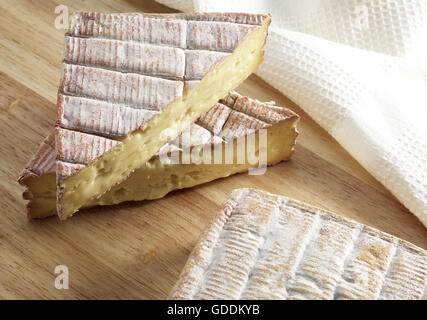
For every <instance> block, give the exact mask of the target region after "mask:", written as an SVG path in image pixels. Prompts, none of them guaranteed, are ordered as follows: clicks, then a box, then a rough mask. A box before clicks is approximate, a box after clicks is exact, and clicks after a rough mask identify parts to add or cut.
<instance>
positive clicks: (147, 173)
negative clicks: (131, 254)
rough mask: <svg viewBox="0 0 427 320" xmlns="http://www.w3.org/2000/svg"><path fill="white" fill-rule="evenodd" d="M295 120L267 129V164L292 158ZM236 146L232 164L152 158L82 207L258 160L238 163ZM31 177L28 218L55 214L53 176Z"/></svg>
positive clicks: (146, 194) (164, 189)
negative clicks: (169, 160) (171, 161)
mask: <svg viewBox="0 0 427 320" xmlns="http://www.w3.org/2000/svg"><path fill="white" fill-rule="evenodd" d="M297 121H298V118H296V117H293V118H289V119H287V120H286V121H283V122H280V123H278V124H276V125H273V126H271V127H268V128H267V129H266V130H267V162H268V164H275V163H277V162H280V161H283V160H287V159H289V158H290V157H291V155H292V154H293V150H294V148H293V146H294V143H295V138H296V135H297V132H296V123H297ZM255 142H258V133H256V137H255ZM225 148H226V144H225V143H223V144H222V149H223V152H222V155H223V160H224V157H225V154H226V151H225ZM237 148H238V146H237V140H234V142H233V158H234V160H233V164H213V161H212V162H211V163H212V164H194V163H190V164H164V163H162V161H160V158H159V157H153V158H152V159H151V160H150V161H148V162H147V163H145V164H144V165H143V166H142V167H140V168H139V169H137V170H135V171H134V172H133V173H132V174H131V175H130V176H129V178H128V179H126V180H125V181H123V182H122V183H120V184H118V185H116V186H114V187H113V188H112V189H111V190H109V191H108V192H107V193H105V194H104V195H103V196H102V197H100V198H99V199H94V200H91V201H89V202H88V203H86V205H85V206H84V207H92V206H97V205H112V204H118V203H121V202H124V201H139V200H151V199H158V198H162V197H164V196H165V195H166V194H167V193H169V192H171V191H173V190H176V189H182V188H190V187H194V186H196V185H199V184H202V183H206V182H209V181H212V180H215V179H219V178H222V177H227V176H230V175H232V174H235V173H238V172H244V171H247V170H248V169H249V168H251V167H257V166H258V163H256V164H252V165H250V164H249V163H248V162H247V159H246V161H245V163H244V164H237ZM254 152H255V154H257V153H258V152H259V147H258V143H256V145H255V148H254ZM182 156H183V155H182V154H181V155H180V157H181V158H182ZM30 179H31V180H30V181H29V182H28V183H27V184H28V188H29V190H30V193H32V196H31V207H30V210H29V215H30V217H32V218H44V217H47V216H50V215H55V214H56V185H55V176H54V175H44V176H42V177H41V178H30Z"/></svg>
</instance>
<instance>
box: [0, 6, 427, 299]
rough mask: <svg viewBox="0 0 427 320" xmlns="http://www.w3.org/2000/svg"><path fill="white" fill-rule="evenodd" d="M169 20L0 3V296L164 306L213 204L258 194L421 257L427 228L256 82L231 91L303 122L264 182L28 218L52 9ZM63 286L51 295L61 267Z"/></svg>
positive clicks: (47, 79)
mask: <svg viewBox="0 0 427 320" xmlns="http://www.w3.org/2000/svg"><path fill="white" fill-rule="evenodd" d="M58 4H66V5H67V6H68V7H69V9H70V12H71V11H73V10H94V11H103V12H173V10H171V9H169V8H166V7H164V6H161V5H159V4H157V3H155V2H153V1H143V0H134V1H125V0H121V1H106V0H91V1H83V0H79V1H53V0H43V1H27V0H18V1H16V0H15V1H14V0H3V1H1V2H0V154H1V156H0V210H1V215H0V298H3V299H14V298H20V299H39V298H54V299H78V298H90V299H102V298H104V299H115V298H118V299H159V298H160V299H161V298H165V297H166V296H167V294H168V292H169V290H170V289H171V288H172V286H173V284H174V282H175V281H176V279H177V278H178V275H179V273H180V271H181V269H182V267H183V266H184V263H185V261H186V259H187V256H188V254H189V253H190V251H191V249H192V247H193V245H194V244H195V242H196V241H197V239H198V237H199V234H200V232H201V231H202V230H203V228H204V227H205V226H206V224H207V222H208V221H209V219H210V217H211V215H212V214H213V212H214V211H215V209H216V208H217V207H218V205H219V204H221V203H222V202H224V201H225V199H226V198H227V196H228V194H229V193H230V192H231V190H232V189H234V188H240V187H255V188H261V189H264V190H267V191H270V192H274V193H277V194H282V195H286V196H289V197H293V198H296V199H298V200H302V201H306V202H309V203H311V204H313V205H316V206H319V207H322V208H325V209H328V210H331V211H335V212H337V213H339V214H341V215H343V216H346V217H348V218H351V219H354V220H356V221H359V222H362V223H365V224H368V225H370V226H373V227H375V228H378V229H380V230H383V231H385V232H388V233H391V234H393V235H395V236H398V237H401V238H403V239H405V240H408V241H410V242H412V243H414V244H416V245H418V246H420V247H422V248H425V249H427V231H426V229H425V228H424V227H423V226H422V224H421V223H420V222H419V221H418V220H417V219H416V218H415V217H414V216H413V215H412V214H411V213H410V212H409V211H408V210H407V209H405V208H404V207H403V206H402V205H401V204H400V203H399V202H398V201H397V200H396V199H395V198H394V197H393V196H392V195H391V194H390V193H389V192H388V191H387V190H386V189H385V188H384V187H383V186H381V185H380V184H379V183H378V182H377V181H376V180H375V179H374V178H373V177H372V176H371V175H370V174H369V173H367V172H366V171H365V170H364V169H363V168H362V167H361V166H360V165H359V164H358V163H357V162H356V161H355V160H354V159H353V158H351V156H349V155H348V153H347V152H346V151H345V150H344V149H343V148H341V147H340V146H339V145H338V144H337V142H336V141H335V140H333V138H331V137H330V136H329V135H328V133H326V132H325V131H324V130H322V129H321V128H320V127H319V126H318V125H317V124H316V123H315V122H314V121H313V120H312V119H310V118H309V117H308V116H307V115H306V114H305V113H304V112H303V111H302V110H301V109H300V108H299V107H298V106H296V105H295V104H293V103H292V102H291V101H290V100H288V99H287V98H286V97H284V96H283V95H281V94H280V93H279V92H277V91H275V90H274V89H273V88H271V87H270V86H268V85H267V84H266V83H265V82H263V81H262V80H261V79H259V78H258V77H256V76H254V75H253V76H251V77H250V78H249V79H248V80H247V81H245V82H244V83H243V84H242V85H241V86H240V87H239V88H238V91H239V92H240V93H242V94H246V95H250V96H252V97H254V98H258V99H260V100H264V101H268V100H274V101H276V103H277V104H279V105H282V106H286V107H289V108H291V109H293V110H294V111H296V112H297V113H299V114H300V115H301V117H302V120H301V122H300V125H299V131H300V137H299V139H298V144H297V151H296V153H295V155H294V157H293V158H292V160H291V161H289V162H286V163H282V164H279V165H277V166H275V167H272V168H269V169H268V170H267V173H266V174H265V175H262V176H249V175H247V174H240V175H236V176H233V177H230V178H226V179H221V180H217V181H214V182H211V183H208V184H205V185H202V186H200V187H196V188H193V189H188V190H182V191H177V192H173V193H171V194H169V195H168V196H166V197H165V198H164V199H160V200H157V201H149V202H138V203H126V204H122V205H118V206H112V207H103V208H94V209H91V210H87V211H85V212H82V213H81V214H77V215H76V216H75V217H74V218H72V219H70V220H67V221H65V222H60V221H59V220H58V219H56V218H49V219H46V220H42V221H28V220H27V218H26V214H25V202H24V201H23V200H22V197H21V193H22V191H23V189H22V187H20V186H19V185H18V183H17V182H16V180H17V177H18V175H19V173H20V171H21V170H22V168H23V167H24V165H25V164H26V163H27V161H28V160H29V158H30V157H31V156H32V154H33V153H34V152H35V151H36V149H37V148H38V145H39V144H40V142H41V141H42V140H43V138H44V137H45V136H46V135H47V134H48V133H49V132H50V131H51V130H52V126H53V123H54V119H55V113H56V106H55V103H56V94H57V86H58V83H59V78H60V63H61V59H62V54H63V33H64V31H63V30H57V29H55V26H54V20H55V13H54V10H55V7H56V6H57V5H58ZM60 264H62V265H66V266H68V268H69V271H70V288H69V289H68V290H58V289H55V287H54V280H55V277H56V275H55V274H54V269H55V267H56V266H57V265H60Z"/></svg>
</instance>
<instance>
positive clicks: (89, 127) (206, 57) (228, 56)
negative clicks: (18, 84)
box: [55, 13, 270, 219]
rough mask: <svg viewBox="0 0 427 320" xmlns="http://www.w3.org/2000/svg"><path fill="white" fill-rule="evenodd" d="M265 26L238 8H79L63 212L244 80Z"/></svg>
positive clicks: (72, 37) (122, 174)
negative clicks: (87, 10)
mask: <svg viewBox="0 0 427 320" xmlns="http://www.w3.org/2000/svg"><path fill="white" fill-rule="evenodd" d="M269 24H270V17H269V16H268V15H249V14H239V13H229V14H167V15H160V14H159V15H154V14H102V13H76V14H74V15H73V16H72V18H71V27H70V29H69V30H68V31H67V33H66V37H65V57H64V62H63V67H62V70H63V76H62V80H61V85H60V89H59V94H58V116H57V121H56V128H57V129H56V133H55V139H56V140H55V143H56V147H57V164H56V179H57V199H58V201H57V212H58V215H59V217H60V218H61V219H66V218H68V217H70V216H72V215H73V214H74V213H75V212H76V211H77V210H79V209H80V208H81V207H82V206H83V205H84V204H85V203H87V202H88V201H90V200H93V199H97V198H99V197H100V196H102V195H103V194H104V193H105V192H107V191H108V190H110V189H111V188H112V187H113V186H114V185H116V184H118V183H119V182H121V181H123V180H125V179H126V178H127V177H128V176H129V174H130V173H131V172H132V171H133V170H135V169H137V168H139V167H141V166H142V165H143V164H144V163H146V162H147V161H148V160H150V158H151V157H152V156H153V155H154V154H155V153H156V152H157V151H159V149H160V148H161V147H162V146H163V145H164V144H165V143H167V142H168V141H170V140H173V139H175V138H176V137H177V136H178V134H179V133H180V132H181V131H182V130H184V129H185V128H186V127H188V126H189V125H190V124H191V123H193V122H194V121H196V119H197V118H198V117H199V116H200V115H201V114H202V113H204V112H206V111H207V110H209V109H210V107H212V105H214V104H215V103H216V102H217V101H218V100H219V99H220V98H221V97H224V96H225V95H226V94H227V93H228V92H229V91H230V90H231V89H234V88H235V87H237V86H238V85H239V84H240V83H241V82H242V81H243V80H244V79H245V78H247V77H248V76H249V75H250V74H251V73H252V72H253V71H254V70H255V69H256V68H257V67H258V65H259V64H260V63H261V61H262V58H263V47H264V43H265V39H266V36H267V30H268V26H269ZM111 139H114V140H116V142H114V143H113V142H111V141H110V140H111ZM88 159H89V160H90V161H89V162H88V161H87V160H88Z"/></svg>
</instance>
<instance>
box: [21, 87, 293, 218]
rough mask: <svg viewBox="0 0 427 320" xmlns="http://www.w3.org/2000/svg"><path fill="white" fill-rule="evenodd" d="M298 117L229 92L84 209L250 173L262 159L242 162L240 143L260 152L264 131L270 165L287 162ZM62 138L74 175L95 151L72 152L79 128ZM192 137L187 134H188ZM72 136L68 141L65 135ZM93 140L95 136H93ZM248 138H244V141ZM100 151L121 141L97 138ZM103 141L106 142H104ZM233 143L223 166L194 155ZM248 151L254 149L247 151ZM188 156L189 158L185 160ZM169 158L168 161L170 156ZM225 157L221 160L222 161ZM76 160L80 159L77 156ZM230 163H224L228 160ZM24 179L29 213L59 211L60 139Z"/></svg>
mask: <svg viewBox="0 0 427 320" xmlns="http://www.w3.org/2000/svg"><path fill="white" fill-rule="evenodd" d="M298 119H299V117H298V116H297V115H296V114H295V113H293V112H292V111H291V110H289V109H286V108H282V107H278V106H274V105H272V104H271V103H268V104H267V103H262V102H260V101H258V100H255V99H251V98H248V97H244V96H241V95H239V94H237V93H236V92H232V93H230V94H228V95H227V96H226V97H225V98H223V99H221V100H220V101H219V102H218V103H216V104H215V105H214V106H213V107H212V108H211V109H209V111H207V112H205V113H204V114H203V115H201V116H200V117H199V119H198V120H197V121H196V123H194V124H193V125H191V126H190V127H189V128H187V129H186V130H185V131H184V132H183V133H182V134H181V135H180V136H179V137H178V138H176V139H174V140H173V141H171V142H169V143H167V144H165V145H164V146H163V147H162V148H161V149H160V151H159V152H158V153H157V154H156V155H155V156H153V157H152V158H151V159H150V160H149V161H148V162H146V163H145V164H144V165H143V166H141V167H140V168H138V169H137V170H135V171H134V172H133V173H132V174H131V175H130V176H129V178H128V179H126V180H125V181H123V182H122V183H120V184H118V185H116V186H114V187H113V188H112V189H111V190H109V191H108V192H107V193H106V194H104V195H103V196H102V197H100V198H98V199H94V200H91V201H89V202H88V203H86V204H85V205H84V207H91V206H97V205H111V204H117V203H121V202H124V201H139V200H149V199H158V198H161V197H163V196H164V195H166V194H167V193H168V192H170V191H172V190H175V189H181V188H189V187H193V186H195V185H199V184H202V183H206V182H209V181H212V180H214V179H218V178H222V177H226V176H229V175H231V174H234V173H238V172H243V171H247V170H248V169H250V168H253V167H258V166H259V165H260V157H258V161H256V162H255V163H249V161H248V160H249V159H248V158H249V157H246V158H245V159H244V162H241V163H238V161H237V153H238V151H237V149H238V145H239V144H240V145H241V144H242V143H244V142H245V141H246V142H247V141H249V140H250V137H252V136H253V137H254V141H255V142H257V143H256V145H255V150H253V153H255V154H256V153H259V152H260V148H259V142H260V141H261V140H260V137H259V132H260V129H265V132H266V141H265V142H266V144H267V146H266V155H267V159H266V160H267V164H268V165H273V164H276V163H278V162H280V161H284V160H287V159H289V158H290V157H291V155H292V154H293V152H294V145H295V139H296V137H297V134H298V133H297V130H296V125H297V122H298ZM60 134H63V135H64V139H63V140H62V141H63V143H65V144H66V145H67V146H68V147H63V146H58V148H57V149H58V153H59V156H60V158H61V159H67V160H69V157H71V156H73V157H74V158H73V159H75V158H76V159H78V162H79V164H75V163H71V162H62V161H61V162H60V163H61V164H62V165H63V166H64V168H63V169H62V170H63V171H66V170H68V171H69V172H70V174H72V172H73V170H76V171H79V170H80V169H81V167H84V166H85V165H86V164H88V163H90V162H91V161H92V158H91V157H96V156H97V155H96V154H95V155H90V154H85V153H75V154H74V153H73V152H72V151H73V147H72V146H74V145H77V144H81V143H84V141H75V139H76V137H75V132H74V131H69V130H63V131H61V133H60ZM187 135H188V136H187ZM65 137H67V139H65ZM90 137H91V138H93V137H94V136H92V135H90ZM242 138H243V140H242ZM98 139H99V140H100V143H99V146H100V147H99V149H101V150H104V149H108V148H111V147H112V146H113V145H114V144H116V143H118V142H117V141H116V140H113V139H107V138H103V137H102V138H101V137H99V138H98ZM101 141H102V142H103V143H101ZM230 146H231V153H232V163H229V164H225V163H222V164H218V163H214V159H211V161H210V163H203V162H202V163H199V162H196V161H195V160H197V159H198V158H197V157H196V159H194V156H191V154H193V155H194V154H196V155H198V152H195V151H199V150H200V151H203V150H204V148H206V147H208V148H207V149H208V150H210V151H212V152H214V151H215V149H217V148H220V149H221V153H222V154H223V155H225V154H227V152H228V148H229V147H230ZM174 152H177V159H179V163H172V162H168V161H164V159H162V156H172V154H173V153H174ZM244 152H245V153H246V154H248V153H249V148H247V149H245V150H244ZM187 156H188V159H189V161H188V162H187V163H183V162H184V161H183V160H184V159H186V158H187ZM165 160H168V159H165ZM223 160H224V159H221V161H223ZM73 161H74V162H77V161H76V160H73ZM223 162H225V161H223ZM19 181H20V183H21V184H22V185H24V186H25V187H26V188H27V189H26V191H25V192H24V198H25V199H27V200H29V202H28V216H29V217H31V218H44V217H47V216H51V215H54V214H56V183H55V139H54V135H53V134H51V135H49V137H48V138H46V140H45V141H44V142H43V143H42V145H41V146H40V148H39V150H38V151H37V153H36V154H35V155H34V157H33V159H31V161H30V162H29V164H28V165H27V167H26V168H25V169H24V171H23V173H22V175H21V177H20V180H19Z"/></svg>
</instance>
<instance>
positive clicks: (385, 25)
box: [158, 0, 427, 227]
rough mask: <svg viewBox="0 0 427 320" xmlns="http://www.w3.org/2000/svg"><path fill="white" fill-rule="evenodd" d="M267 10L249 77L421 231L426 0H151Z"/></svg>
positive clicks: (425, 178)
mask: <svg viewBox="0 0 427 320" xmlns="http://www.w3.org/2000/svg"><path fill="white" fill-rule="evenodd" d="M158 2H161V3H163V4H165V5H167V6H169V7H172V8H176V9H179V10H183V11H199V12H219V11H221V12H227V11H229V12H249V13H271V14H272V18H273V22H272V26H271V28H270V34H269V38H268V40H267V45H266V50H265V59H264V62H263V64H262V65H261V66H260V68H259V69H258V70H257V72H256V73H257V74H258V75H259V76H260V77H262V78H263V79H264V80H265V81H266V82H268V83H269V84H271V85H272V86H273V87H275V88H276V89H278V90H280V91H281V92H282V93H283V94H285V95H286V96H288V97H289V98H290V99H292V100H293V101H294V102H295V103H296V104H298V105H299V106H301V107H302V108H303V109H304V110H305V111H306V112H307V113H308V114H309V115H310V116H311V117H313V119H315V121H317V122H318V123H319V124H320V125H321V126H322V127H323V128H325V129H326V130H327V131H328V132H329V133H330V134H331V135H332V136H333V137H334V138H335V139H336V140H337V141H338V142H339V143H340V144H341V145H342V146H343V147H344V148H345V149H346V150H347V151H348V152H349V153H350V154H351V155H352V156H353V157H354V158H355V159H357V161H359V162H360V164H361V165H362V166H363V167H365V168H366V169H367V170H368V171H369V172H370V173H371V174H372V175H373V176H374V177H375V178H376V179H378V180H379V181H380V182H381V183H382V184H383V185H384V186H385V187H386V188H388V189H389V190H390V191H391V192H392V193H393V194H394V195H395V196H396V197H397V198H398V199H399V200H400V201H401V202H402V203H403V204H404V205H405V206H406V207H407V208H408V209H409V210H410V211H411V212H413V213H414V214H415V215H416V216H417V217H418V218H419V219H420V220H421V222H422V223H423V224H424V225H425V226H426V227H427V129H426V128H427V0H298V1H296V0H245V1H237V0H205V1H201V0H200V1H199V0H194V1H192V0H158Z"/></svg>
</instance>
